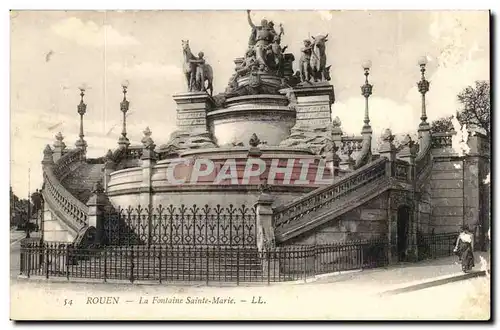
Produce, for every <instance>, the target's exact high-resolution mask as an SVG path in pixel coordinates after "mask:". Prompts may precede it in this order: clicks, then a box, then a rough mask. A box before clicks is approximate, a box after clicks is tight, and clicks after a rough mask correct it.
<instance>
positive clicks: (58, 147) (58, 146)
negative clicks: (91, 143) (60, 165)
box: [53, 132, 85, 162]
mask: <svg viewBox="0 0 500 330" xmlns="http://www.w3.org/2000/svg"><path fill="white" fill-rule="evenodd" d="M55 138H56V141H55V142H54V151H53V156H54V162H57V161H58V160H59V158H61V157H62V156H63V154H64V149H66V144H65V143H64V142H63V140H64V137H63V135H62V134H61V132H59V133H57V134H56V136H55ZM83 142H85V141H83ZM77 143H78V141H77ZM77 147H78V145H77Z"/></svg>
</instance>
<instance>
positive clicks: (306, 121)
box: [291, 83, 335, 126]
mask: <svg viewBox="0 0 500 330" xmlns="http://www.w3.org/2000/svg"><path fill="white" fill-rule="evenodd" d="M291 93H292V94H293V95H294V98H295V99H296V104H295V109H296V113H297V114H296V125H297V126H319V125H324V126H328V125H329V124H330V123H331V122H332V111H331V105H332V104H333V103H334V102H335V94H334V92H333V86H332V85H330V84H329V83H311V84H303V85H302V86H297V87H294V88H292V89H291Z"/></svg>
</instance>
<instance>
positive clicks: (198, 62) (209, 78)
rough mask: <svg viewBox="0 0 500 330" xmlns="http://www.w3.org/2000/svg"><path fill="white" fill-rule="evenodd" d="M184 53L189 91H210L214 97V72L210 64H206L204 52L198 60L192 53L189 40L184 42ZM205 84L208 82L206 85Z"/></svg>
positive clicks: (199, 55) (185, 73) (184, 67)
mask: <svg viewBox="0 0 500 330" xmlns="http://www.w3.org/2000/svg"><path fill="white" fill-rule="evenodd" d="M182 53H183V55H184V63H183V69H184V75H185V77H186V81H187V85H188V90H189V91H190V92H203V91H207V90H208V89H209V90H210V95H212V94H213V71H212V67H211V66H210V64H207V63H206V61H205V59H204V54H203V52H199V54H198V58H197V57H196V56H194V55H193V53H192V52H191V48H190V47H189V40H182ZM205 82H207V84H206V85H205Z"/></svg>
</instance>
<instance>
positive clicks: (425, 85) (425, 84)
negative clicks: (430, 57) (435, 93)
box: [417, 56, 431, 131]
mask: <svg viewBox="0 0 500 330" xmlns="http://www.w3.org/2000/svg"><path fill="white" fill-rule="evenodd" d="M418 65H419V66H420V72H421V74H422V75H421V78H420V81H419V82H418V83H417V86H418V91H419V92H420V94H422V113H421V116H420V120H421V122H420V125H419V126H418V130H419V131H428V130H430V128H431V127H430V125H429V123H428V122H427V112H426V108H425V94H426V93H427V92H428V91H429V85H430V83H429V81H428V80H426V79H425V66H426V65H427V57H426V56H422V57H420V59H419V60H418Z"/></svg>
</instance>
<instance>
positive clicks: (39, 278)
mask: <svg viewBox="0 0 500 330" xmlns="http://www.w3.org/2000/svg"><path fill="white" fill-rule="evenodd" d="M360 271H361V270H351V271H342V272H335V273H328V274H322V275H317V276H314V277H310V278H306V279H305V280H296V281H284V282H269V283H267V282H266V281H263V282H245V281H240V282H239V284H237V283H236V282H219V281H213V280H212V281H209V284H208V286H209V287H220V288H225V287H239V286H241V287H255V288H257V287H269V286H285V285H300V284H309V283H314V282H316V281H318V280H319V279H321V278H325V277H331V278H334V277H336V276H339V275H348V274H352V273H357V272H360ZM16 278H17V279H20V280H27V281H33V282H38V283H73V284H120V285H140V286H143V285H146V286H147V285H166V286H179V287H185V286H187V287H200V286H207V284H206V282H205V281H192V282H182V281H164V282H163V283H159V281H158V280H137V281H134V282H133V283H132V282H130V280H127V279H123V280H119V279H106V281H104V280H103V279H94V278H75V277H70V278H69V279H68V278H67V277H66V276H50V277H49V278H48V279H47V278H46V277H45V275H30V276H29V277H28V276H27V275H24V274H19V275H17V276H16Z"/></svg>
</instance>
